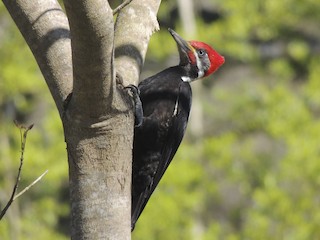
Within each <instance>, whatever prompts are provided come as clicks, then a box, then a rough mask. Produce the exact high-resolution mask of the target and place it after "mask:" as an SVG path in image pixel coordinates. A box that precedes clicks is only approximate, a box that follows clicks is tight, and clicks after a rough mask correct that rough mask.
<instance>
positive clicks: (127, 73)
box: [115, 0, 161, 86]
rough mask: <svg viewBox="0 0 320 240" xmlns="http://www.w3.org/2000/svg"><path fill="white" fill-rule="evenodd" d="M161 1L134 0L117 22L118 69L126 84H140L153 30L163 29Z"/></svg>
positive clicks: (124, 9) (122, 12)
mask: <svg viewBox="0 0 320 240" xmlns="http://www.w3.org/2000/svg"><path fill="white" fill-rule="evenodd" d="M160 3H161V0H133V1H132V2H131V3H130V4H129V5H128V6H127V7H125V8H123V9H122V10H121V11H120V12H119V14H118V17H117V21H116V25H115V58H116V59H115V69H116V72H117V74H119V75H120V76H121V77H122V79H123V84H124V85H125V86H127V85H129V84H135V85H137V83H138V80H139V76H140V72H141V69H142V66H143V63H144V59H145V55H146V52H147V48H148V43H149V40H150V37H151V35H152V33H153V32H154V31H155V30H158V29H159V25H158V21H157V12H158V9H159V6H160Z"/></svg>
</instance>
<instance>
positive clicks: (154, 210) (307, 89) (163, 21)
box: [0, 0, 320, 240]
mask: <svg viewBox="0 0 320 240" xmlns="http://www.w3.org/2000/svg"><path fill="white" fill-rule="evenodd" d="M190 3H191V4H192V1H190V0H182V1H169V0H167V1H162V4H161V8H160V11H159V15H158V16H159V22H160V27H161V31H159V32H157V33H155V34H154V35H153V37H152V40H151V42H150V45H149V50H148V55H147V59H146V63H145V67H144V70H143V74H142V78H144V77H146V76H150V75H152V74H154V73H156V72H158V71H160V70H162V69H164V68H166V67H168V66H170V65H173V64H176V63H177V61H178V55H177V51H176V46H175V42H174V41H173V40H172V38H171V36H170V34H168V32H167V31H166V29H167V28H168V27H171V28H174V29H175V30H176V31H177V32H178V33H180V34H181V35H182V36H184V37H186V38H187V39H197V40H201V41H204V42H206V43H209V44H210V45H212V46H214V48H215V49H216V50H217V51H218V52H220V53H221V54H222V55H224V56H225V58H226V63H225V64H224V65H223V66H222V67H221V68H220V69H219V70H218V71H217V72H216V73H215V74H214V75H213V76H210V77H208V78H207V79H204V80H200V81H198V82H195V83H193V84H192V85H193V89H194V102H193V109H192V113H191V119H190V124H189V126H188V129H187V135H186V137H185V138H184V141H183V143H182V145H181V147H180V149H179V150H178V153H177V155H176V157H175V159H174V161H173V162H172V164H171V166H170V167H169V169H168V171H167V173H166V174H165V176H164V177H163V180H162V181H161V184H160V185H159V187H158V189H157V190H156V191H155V193H154V194H153V196H152V197H151V199H150V201H149V204H148V205H147V207H146V209H145V211H144V213H143V214H142V216H141V218H140V219H139V221H138V223H137V225H136V229H135V231H134V233H133V237H132V238H133V239H134V240H153V239H156V240H158V239H159V240H163V239H167V240H171V239H172V240H176V239H183V240H188V239H197V240H198V239H199V240H214V239H228V240H237V239H279V240H280V239H281V240H282V239H290V240H295V239H296V240H304V239H320V227H319V224H320V192H319V189H320V174H319V173H320V144H319V141H320V120H319V117H320V94H319V92H320V79H319V76H320V27H319V23H320V14H319V12H320V1H319V0H305V1H300V0H285V1H278V0H264V1H262V0H239V1H233V0H201V1H198V0H197V1H194V2H193V7H192V6H191V8H188V4H190ZM116 4H117V1H114V5H116ZM0 109H1V111H0V204H1V208H2V207H3V206H4V204H5V203H6V201H7V200H8V199H9V197H10V194H11V190H12V187H13V184H14V179H15V175H16V173H17V168H18V165H19V156H20V152H19V151H20V136H19V130H18V129H17V128H16V127H15V126H14V124H13V120H14V119H17V120H18V121H19V122H23V123H35V127H34V128H33V129H32V130H31V132H29V136H28V142H27V150H26V152H25V162H24V170H23V173H22V180H21V183H20V189H22V188H23V187H25V186H27V185H28V184H29V183H30V182H32V181H33V180H34V179H35V178H36V177H38V176H39V175H40V174H41V173H42V172H44V171H45V170H46V169H48V170H49V172H48V174H47V175H46V176H45V177H44V178H43V179H42V180H41V182H39V183H38V184H37V185H36V186H34V187H33V188H32V189H30V190H29V191H28V192H27V193H26V194H24V195H23V196H22V197H20V198H19V199H18V200H17V201H15V202H14V203H13V205H12V207H11V208H10V210H9V211H8V212H7V215H6V216H5V217H4V219H3V220H2V221H1V222H0V239H3V240H7V239H10V240H11V239H48V240H50V239H57V240H63V239H69V237H68V231H69V230H68V228H69V225H68V224H69V217H68V214H69V206H68V176H67V174H68V166H67V156H66V150H65V143H64V138H63V131H62V126H61V122H60V120H59V117H58V112H57V111H56V109H55V106H54V103H53V100H52V99H51V97H50V93H49V91H48V89H47V87H46V85H45V82H44V80H43V78H42V76H41V73H40V72H39V70H38V67H37V65H36V63H35V60H34V59H33V56H32V54H31V53H30V50H29V49H28V47H27V45H26V44H25V42H24V40H23V39H22V37H21V35H20V33H19V32H18V31H17V29H16V27H15V25H14V24H13V22H12V20H11V18H10V17H9V15H8V13H7V12H6V10H5V8H4V6H3V4H0Z"/></svg>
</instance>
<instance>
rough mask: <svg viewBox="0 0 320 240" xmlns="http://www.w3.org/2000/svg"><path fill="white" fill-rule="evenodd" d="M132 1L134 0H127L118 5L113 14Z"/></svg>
mask: <svg viewBox="0 0 320 240" xmlns="http://www.w3.org/2000/svg"><path fill="white" fill-rule="evenodd" d="M131 2H132V0H125V1H124V2H123V3H121V4H120V5H119V6H118V7H116V8H115V9H114V10H113V15H116V14H117V13H118V12H119V11H120V10H121V9H122V8H124V7H125V6H127V5H128V4H129V3H131Z"/></svg>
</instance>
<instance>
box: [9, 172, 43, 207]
mask: <svg viewBox="0 0 320 240" xmlns="http://www.w3.org/2000/svg"><path fill="white" fill-rule="evenodd" d="M48 171H49V170H45V171H44V173H42V174H41V175H40V176H39V177H38V178H37V179H36V180H34V181H33V182H32V183H30V184H29V185H28V186H27V187H25V188H24V189H23V190H22V191H21V192H19V193H18V194H17V195H15V196H14V198H13V201H14V200H16V199H17V198H18V197H20V196H21V195H22V194H24V193H25V192H26V191H28V190H29V189H30V188H31V187H33V186H34V185H35V184H36V183H37V182H39V181H40V180H41V179H42V178H43V177H44V176H45V175H46V174H47V173H48Z"/></svg>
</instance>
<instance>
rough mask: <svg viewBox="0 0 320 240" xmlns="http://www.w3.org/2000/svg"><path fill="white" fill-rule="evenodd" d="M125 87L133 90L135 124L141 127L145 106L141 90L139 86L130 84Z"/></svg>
mask: <svg viewBox="0 0 320 240" xmlns="http://www.w3.org/2000/svg"><path fill="white" fill-rule="evenodd" d="M125 89H129V90H130V92H131V94H130V95H131V96H132V98H133V102H134V108H135V109H134V110H135V111H134V126H135V127H140V126H141V125H142V122H143V108H142V102H141V100H140V96H139V95H140V90H139V88H138V87H137V86H135V85H133V84H130V85H128V86H126V87H125Z"/></svg>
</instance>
